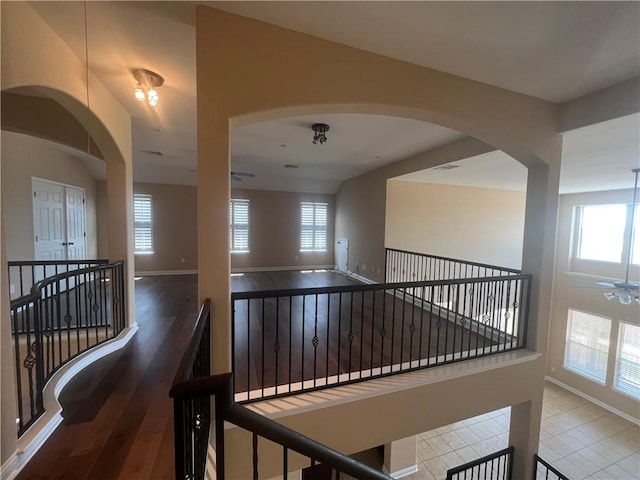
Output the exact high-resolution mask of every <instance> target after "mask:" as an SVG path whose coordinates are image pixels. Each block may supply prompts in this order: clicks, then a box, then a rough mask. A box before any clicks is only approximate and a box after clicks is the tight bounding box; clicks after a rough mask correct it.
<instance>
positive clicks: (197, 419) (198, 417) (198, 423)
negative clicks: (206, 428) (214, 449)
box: [193, 413, 202, 430]
mask: <svg viewBox="0 0 640 480" xmlns="http://www.w3.org/2000/svg"><path fill="white" fill-rule="evenodd" d="M193 426H194V427H195V429H196V430H200V429H201V428H202V415H200V414H199V413H198V414H197V415H196V416H195V419H194V421H193Z"/></svg>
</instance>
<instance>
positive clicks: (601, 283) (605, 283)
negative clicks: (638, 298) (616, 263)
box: [596, 282, 618, 288]
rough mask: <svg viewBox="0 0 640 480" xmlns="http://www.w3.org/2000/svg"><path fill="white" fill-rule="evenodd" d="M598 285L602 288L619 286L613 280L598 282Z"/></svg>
mask: <svg viewBox="0 0 640 480" xmlns="http://www.w3.org/2000/svg"><path fill="white" fill-rule="evenodd" d="M596 285H597V286H598V287H600V288H618V287H616V286H615V285H614V284H613V283H611V282H598V283H596Z"/></svg>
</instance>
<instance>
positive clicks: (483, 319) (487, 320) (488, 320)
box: [480, 313, 491, 323]
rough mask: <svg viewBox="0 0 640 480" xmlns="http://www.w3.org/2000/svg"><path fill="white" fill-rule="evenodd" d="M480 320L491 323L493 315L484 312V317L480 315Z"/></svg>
mask: <svg viewBox="0 0 640 480" xmlns="http://www.w3.org/2000/svg"><path fill="white" fill-rule="evenodd" d="M480 321H481V322H482V323H489V322H490V321H491V317H490V316H489V315H487V314H486V313H484V314H483V315H482V317H480Z"/></svg>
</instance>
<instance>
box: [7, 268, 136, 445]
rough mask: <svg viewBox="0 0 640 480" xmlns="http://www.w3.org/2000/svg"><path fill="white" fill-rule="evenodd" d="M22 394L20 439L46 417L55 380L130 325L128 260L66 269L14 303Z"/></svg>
mask: <svg viewBox="0 0 640 480" xmlns="http://www.w3.org/2000/svg"><path fill="white" fill-rule="evenodd" d="M10 308H11V329H12V332H13V348H14V355H15V364H16V381H17V392H18V413H19V418H18V436H21V435H22V434H23V433H24V432H25V431H26V430H27V428H29V427H30V426H31V425H32V424H33V422H35V420H36V419H37V418H38V417H39V416H40V415H42V413H44V407H43V404H42V392H43V389H44V385H45V384H46V382H47V381H48V380H49V378H51V376H52V375H53V374H54V373H55V372H56V371H57V370H58V369H59V368H60V367H61V366H63V365H64V364H66V363H67V362H69V361H70V360H71V359H73V358H75V357H77V356H78V355H80V354H82V353H83V352H86V351H87V350H89V349H91V348H93V347H95V346H96V345H99V344H101V343H103V342H105V341H107V340H110V339H112V338H115V337H116V336H118V334H120V332H122V330H123V329H124V328H125V325H126V319H125V286H124V262H116V263H113V264H100V265H94V266H90V267H86V268H78V269H72V270H68V271H65V272H64V273H60V274H58V275H54V276H52V277H49V278H46V279H44V280H42V281H40V282H38V283H36V284H35V285H33V287H32V288H31V293H30V294H28V295H25V296H23V297H20V298H18V299H15V300H13V301H12V302H11V307H10Z"/></svg>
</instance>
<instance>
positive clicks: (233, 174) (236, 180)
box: [231, 173, 242, 182]
mask: <svg viewBox="0 0 640 480" xmlns="http://www.w3.org/2000/svg"><path fill="white" fill-rule="evenodd" d="M231 180H233V181H234V182H241V181H242V177H239V176H238V175H236V174H235V173H232V174H231Z"/></svg>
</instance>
